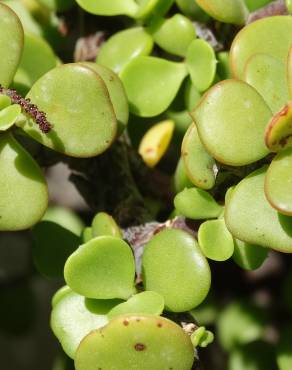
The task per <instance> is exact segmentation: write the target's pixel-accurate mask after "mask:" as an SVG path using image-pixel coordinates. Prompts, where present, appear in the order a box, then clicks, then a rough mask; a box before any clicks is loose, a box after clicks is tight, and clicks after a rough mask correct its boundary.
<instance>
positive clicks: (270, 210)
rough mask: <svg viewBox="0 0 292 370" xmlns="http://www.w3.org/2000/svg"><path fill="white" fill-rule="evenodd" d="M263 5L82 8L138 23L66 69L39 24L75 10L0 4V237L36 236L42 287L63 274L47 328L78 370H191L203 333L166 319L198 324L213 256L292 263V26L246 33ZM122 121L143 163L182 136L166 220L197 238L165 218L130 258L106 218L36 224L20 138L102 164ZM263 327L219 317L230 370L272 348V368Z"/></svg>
mask: <svg viewBox="0 0 292 370" xmlns="http://www.w3.org/2000/svg"><path fill="white" fill-rule="evenodd" d="M269 2H270V1H267V0H257V1H247V0H246V1H244V0H236V1H235V0H224V1H219V0H197V1H196V2H194V1H193V0H177V1H176V2H175V4H174V0H148V1H134V0H123V1H119V0H115V1H108V0H99V1H92V0H77V3H78V4H79V6H80V7H81V8H83V9H84V10H85V11H87V12H90V13H92V14H95V15H98V16H116V15H120V16H125V17H127V19H129V18H130V19H131V23H130V24H131V27H129V28H128V29H123V30H121V31H119V32H117V33H115V34H114V35H112V36H110V37H109V38H108V40H107V41H106V42H105V43H104V44H103V45H102V47H101V49H100V51H99V53H98V55H97V60H96V62H97V63H92V62H79V63H71V64H64V65H61V62H60V60H59V59H58V58H57V56H56V55H55V53H54V52H53V49H52V48H51V47H50V45H49V44H48V43H47V41H45V40H44V38H42V37H41V36H43V34H42V33H43V32H44V30H43V28H42V27H41V26H40V25H39V23H38V22H36V21H35V19H42V23H43V24H45V25H46V29H48V28H50V29H51V30H52V29H54V22H55V18H54V16H52V14H55V12H58V11H62V12H63V11H67V10H68V9H70V8H71V7H73V6H74V2H73V1H71V0H68V1H62V2H61V1H49V0H40V1H39V2H35V1H32V2H28V3H29V4H26V2H18V1H14V0H8V1H4V2H1V3H0V56H1V58H0V84H1V90H0V92H1V95H0V109H1V111H0V172H1V177H0V230H1V231H7V230H9V231H16V230H23V229H27V228H30V227H33V226H34V225H35V226H34V228H33V230H32V232H33V237H34V248H33V254H34V259H35V265H36V266H37V268H38V270H39V271H40V272H41V273H42V274H43V275H45V276H46V277H49V278H56V277H63V276H64V278H65V282H66V284H67V285H66V286H65V287H63V288H62V289H60V290H59V291H58V292H57V293H56V294H55V296H54V297H53V301H52V315H51V326H52V329H53V332H54V333H55V335H56V336H57V338H58V339H59V341H60V342H61V344H62V347H63V349H64V351H65V353H66V354H67V355H68V356H69V357H71V358H72V359H74V360H75V368H76V369H77V370H95V369H99V368H100V369H115V370H118V369H125V368H133V369H134V368H137V369H141V370H143V369H145V370H146V369H150V368H151V369H157V370H158V369H161V368H162V367H163V368H167V369H179V370H190V369H191V368H192V366H193V363H194V347H197V346H202V347H205V346H206V345H207V344H209V343H210V342H211V341H212V340H213V337H212V333H210V332H208V331H206V330H205V328H204V327H200V328H197V327H196V326H194V327H192V328H191V330H190V332H189V333H187V328H185V331H184V330H183V329H182V328H181V327H180V326H179V325H177V324H176V323H175V322H174V321H172V320H169V319H168V318H167V317H170V318H171V317H172V316H171V315H173V314H174V313H176V314H182V313H184V312H191V314H192V316H193V317H194V318H195V319H197V317H199V313H196V310H195V309H196V307H197V306H199V305H201V304H202V302H203V301H204V300H205V299H206V297H207V295H208V293H209V289H210V286H211V271H210V267H209V263H208V259H209V260H213V261H217V262H221V261H226V260H228V259H230V258H231V257H232V258H233V260H234V261H235V263H237V264H238V265H239V266H240V267H241V268H243V269H246V270H253V269H257V268H259V267H260V266H261V265H262V264H263V262H264V261H265V259H266V258H267V256H268V252H269V250H275V251H279V252H284V253H291V252H292V218H291V216H292V195H291V194H292V188H291V182H292V177H291V176H292V175H291V173H292V171H291V170H292V148H291V147H292V139H291V138H292V103H291V102H290V101H289V100H290V99H292V96H291V94H292V88H291V84H292V81H291V79H292V61H291V58H292V51H291V50H292V49H291V45H292V36H291V35H292V18H291V17H290V16H274V17H267V18H264V19H260V20H257V21H255V22H253V23H251V24H249V25H247V26H244V25H245V23H246V21H247V19H248V16H249V13H250V12H251V11H254V10H256V9H258V8H260V7H261V6H263V5H265V4H267V3H269ZM287 8H288V9H289V10H290V9H291V2H290V1H287ZM12 9H13V10H14V11H15V12H16V13H17V14H18V16H17V15H16V13H15V12H14V11H12ZM44 9H45V11H44ZM174 9H175V11H178V10H177V9H179V10H180V12H179V13H178V12H177V13H175V11H174ZM32 14H34V17H35V18H33V17H32ZM48 14H49V15H50V16H48ZM19 18H20V19H21V22H22V23H21V22H20V20H19ZM44 19H45V20H44ZM214 20H216V21H218V22H222V23H230V24H233V25H236V26H244V27H243V28H241V30H240V31H239V32H238V33H237V35H236V37H235V38H234V40H233V42H232V45H231V48H230V52H228V51H220V52H217V53H216V51H215V50H214V48H213V47H212V46H211V44H210V43H209V42H208V41H206V40H205V39H204V38H202V33H201V32H202V30H201V28H200V27H201V26H199V25H198V23H195V24H194V21H195V22H198V21H204V22H208V21H209V22H210V24H213V23H212V22H214ZM218 24H219V23H218ZM218 24H217V25H218ZM215 28H216V26H215ZM230 30H233V28H230ZM197 34H198V35H200V38H197ZM218 61H219V63H218ZM231 76H232V77H231ZM10 87H11V88H12V89H10ZM13 88H16V89H17V91H19V92H21V93H22V94H25V95H26V98H22V97H21V96H20V95H18V93H17V92H16V91H15V90H13ZM188 112H191V113H190V115H189V114H188ZM129 117H130V121H129V128H128V130H127V133H128V135H129V138H130V139H131V141H132V142H133V143H135V142H137V143H138V145H137V149H138V151H139V153H140V154H141V156H142V158H143V160H144V162H145V163H146V164H147V165H148V166H149V167H155V166H156V165H157V164H158V163H159V161H160V160H161V158H162V157H163V156H164V155H165V153H166V152H167V150H168V149H170V148H171V146H178V145H177V142H179V146H180V141H181V139H182V137H183V140H182V144H181V156H180V158H176V159H177V167H176V170H175V173H174V174H173V193H174V194H175V197H174V210H173V212H172V214H171V216H170V217H171V218H172V217H176V216H179V217H181V216H183V217H185V218H186V219H191V220H194V221H195V225H196V226H195V228H194V229H193V230H192V233H190V232H189V231H186V230H182V228H181V227H176V226H173V224H172V223H167V222H166V224H163V225H160V226H159V227H157V228H156V229H155V232H152V233H151V232H149V235H148V239H147V240H146V242H145V243H143V244H140V245H138V246H137V245H136V244H135V243H134V241H133V240H129V239H127V233H126V231H122V230H120V228H119V226H118V225H117V224H116V222H115V221H114V219H113V218H112V217H111V216H110V215H108V214H107V213H98V214H97V215H96V216H95V217H94V219H93V221H92V224H91V226H90V227H86V228H85V227H84V225H83V224H82V223H80V221H79V220H76V219H75V218H74V216H72V214H68V213H63V211H62V212H61V213H60V210H59V211H57V212H53V213H52V212H51V210H50V211H49V212H48V213H46V214H45V216H44V217H43V215H44V213H45V211H46V209H47V206H48V191H47V184H46V181H45V179H44V176H43V174H42V172H41V169H40V167H39V165H38V164H37V162H36V161H35V160H34V159H33V158H32V156H31V155H30V154H29V152H28V151H27V150H26V149H24V148H23V147H22V145H21V144H19V142H18V141H21V137H23V136H25V137H27V136H28V137H30V138H32V139H34V140H35V141H36V142H37V143H39V144H41V145H44V146H45V147H47V148H49V149H50V150H53V151H56V152H59V153H62V154H64V155H66V156H70V157H75V158H89V157H95V156H97V155H99V154H101V153H103V152H104V151H106V150H107V149H109V148H110V147H111V146H112V145H113V143H114V141H115V140H117V139H118V138H119V137H120V136H121V135H122V134H123V133H124V132H125V130H126V129H127V124H128V120H129ZM149 120H150V121H151V128H150V129H148V128H149ZM138 126H139V127H138ZM141 127H142V128H141ZM176 138H177V139H178V140H175V139H176ZM134 145H135V144H134ZM275 153H276V154H275ZM155 206H156V205H155ZM159 207H160V205H159V204H158V206H157V208H158V209H159ZM19 210H21V214H22V217H21V218H20V217H19ZM154 213H155V212H154ZM41 219H42V221H41V222H39V221H40V220H41ZM38 222H39V223H38ZM125 240H126V241H125ZM197 315H198V316H197ZM262 319H263V318H262V317H261V312H259V311H258V310H257V309H256V308H254V307H250V306H249V305H247V304H245V303H241V302H238V303H234V304H233V305H231V306H230V307H227V308H226V310H225V311H224V312H223V313H222V314H221V317H220V318H219V321H218V333H219V337H220V341H221V343H222V345H223V347H224V348H225V349H226V350H228V351H231V352H232V356H231V359H230V370H241V369H243V368H245V369H247V368H246V367H244V366H245V363H249V361H251V367H250V369H252V370H253V369H259V368H260V367H259V366H261V368H265V369H266V368H267V366H270V365H271V364H274V362H275V358H274V356H273V355H272V352H271V351H270V353H271V358H272V359H270V358H268V357H267V358H268V360H267V361H266V362H263V363H260V362H259V361H260V360H258V359H259V358H260V357H261V356H260V354H261V353H263V352H269V348H270V347H269V344H267V343H266V342H262V341H260V340H261V339H262V337H263V330H264V327H265V323H264V322H263V320H262ZM199 321H200V320H199ZM232 323H234V325H233V324H232ZM289 340H290V332H289V330H287V333H286V332H285V333H283V335H282V338H281V342H280V346H279V351H278V356H277V359H278V366H279V368H280V369H281V370H287V369H289V367H291V350H290V351H289V349H287V347H288V346H287V343H288V342H289ZM283 353H284V355H283ZM252 366H253V367H252ZM255 366H258V367H255ZM271 366H274V365H271Z"/></svg>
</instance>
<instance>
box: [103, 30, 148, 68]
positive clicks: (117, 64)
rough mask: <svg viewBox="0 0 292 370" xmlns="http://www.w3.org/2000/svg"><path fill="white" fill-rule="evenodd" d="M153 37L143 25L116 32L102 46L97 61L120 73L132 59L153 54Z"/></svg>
mask: <svg viewBox="0 0 292 370" xmlns="http://www.w3.org/2000/svg"><path fill="white" fill-rule="evenodd" d="M152 48H153V40H152V37H151V36H150V35H149V34H148V33H147V32H146V31H145V30H144V28H142V27H134V28H130V29H127V30H123V31H120V32H117V33H115V34H114V35H113V36H111V37H110V38H109V39H108V40H107V41H106V42H105V43H104V44H103V45H102V47H101V49H100V51H99V53H98V55H97V60H96V61H97V62H98V63H100V64H102V65H104V66H106V67H108V68H110V69H112V70H113V71H114V72H116V73H119V72H120V71H121V70H122V69H123V68H124V66H125V65H127V63H129V62H130V61H131V60H132V59H134V58H136V57H138V56H142V55H149V54H151V51H152Z"/></svg>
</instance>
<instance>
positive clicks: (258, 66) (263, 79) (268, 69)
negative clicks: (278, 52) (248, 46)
mask: <svg viewBox="0 0 292 370" xmlns="http://www.w3.org/2000/svg"><path fill="white" fill-rule="evenodd" d="M244 80H245V81H246V82H247V83H248V84H250V85H251V86H253V87H254V88H255V89H256V90H257V91H258V92H259V93H260V94H261V95H262V97H263V98H264V99H265V101H266V103H267V104H268V106H269V107H270V108H271V110H272V112H274V113H276V112H278V111H279V110H280V109H281V108H282V107H283V105H285V103H286V102H287V101H288V89H287V78H286V68H285V64H284V63H283V62H282V61H281V60H279V59H276V58H274V57H272V56H270V55H266V54H254V55H253V56H252V57H251V58H250V59H249V60H248V62H247V63H246V66H245V71H244Z"/></svg>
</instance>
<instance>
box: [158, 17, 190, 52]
mask: <svg viewBox="0 0 292 370" xmlns="http://www.w3.org/2000/svg"><path fill="white" fill-rule="evenodd" d="M152 35H153V38H154V41H155V42H156V44H157V45H159V46H160V47H161V48H162V49H164V50H165V51H167V52H168V53H171V54H174V55H179V56H181V57H184V56H185V55H186V53H187V50H188V47H189V45H190V43H191V42H192V41H193V40H194V39H195V38H196V31H195V27H194V25H193V24H192V22H191V21H190V20H189V19H188V18H187V17H184V16H183V15H181V14H175V15H173V16H172V17H171V18H169V19H166V20H164V21H163V23H162V24H161V25H160V27H158V29H157V30H156V31H155V32H154V33H153V34H152Z"/></svg>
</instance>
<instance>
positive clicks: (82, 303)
mask: <svg viewBox="0 0 292 370" xmlns="http://www.w3.org/2000/svg"><path fill="white" fill-rule="evenodd" d="M86 302H87V300H86V298H84V297H82V296H80V295H78V294H76V293H74V292H72V291H71V292H70V291H66V292H65V293H64V294H63V295H62V297H60V299H59V300H58V301H57V302H56V303H55V305H54V307H53V310H52V313H51V328H52V330H53V332H54V334H55V335H56V337H57V338H58V340H59V341H60V343H61V345H62V347H63V350H64V351H65V353H66V354H67V355H68V356H69V357H71V358H74V357H75V352H76V350H77V348H78V346H79V344H80V342H81V340H82V339H83V338H84V337H85V336H86V335H87V334H88V333H90V332H91V331H92V330H96V329H98V328H100V327H102V326H104V325H106V324H107V323H108V318H107V316H106V314H105V312H104V307H103V306H105V305H108V306H109V307H108V308H107V310H108V311H109V310H110V309H111V308H112V306H111V305H110V304H109V303H108V301H104V302H100V301H99V302H98V304H97V307H95V309H92V305H91V309H89V308H88V305H87V304H86ZM99 303H100V304H99Z"/></svg>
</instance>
